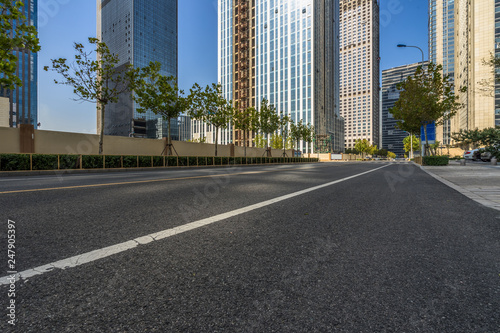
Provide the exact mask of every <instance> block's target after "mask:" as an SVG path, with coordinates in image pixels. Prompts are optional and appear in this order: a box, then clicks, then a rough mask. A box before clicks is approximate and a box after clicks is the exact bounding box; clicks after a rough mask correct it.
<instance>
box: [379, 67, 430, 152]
mask: <svg viewBox="0 0 500 333" xmlns="http://www.w3.org/2000/svg"><path fill="white" fill-rule="evenodd" d="M421 65H422V63H421V62H419V63H416V64H411V65H404V66H398V67H394V68H390V69H386V70H383V71H382V145H381V147H382V148H383V149H386V150H388V151H392V152H393V153H395V154H396V155H397V156H398V157H403V156H404V155H405V151H404V145H403V139H404V138H405V137H407V136H408V133H407V132H405V131H402V130H400V129H398V128H396V125H397V123H398V121H397V120H395V119H394V117H393V116H392V114H391V113H390V112H389V110H390V109H391V108H392V107H393V106H394V103H396V101H397V100H398V99H399V90H398V88H397V87H396V86H397V84H398V83H400V82H403V81H404V80H406V79H407V78H408V76H410V75H414V74H415V71H416V70H417V67H418V66H421ZM427 65H428V62H427V61H426V62H424V70H426V69H427ZM414 135H415V136H416V137H418V133H414Z"/></svg>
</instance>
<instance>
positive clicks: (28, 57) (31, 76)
mask: <svg viewBox="0 0 500 333" xmlns="http://www.w3.org/2000/svg"><path fill="white" fill-rule="evenodd" d="M22 3H23V4H24V6H23V7H22V10H23V11H24V16H25V17H26V20H27V23H29V24H30V25H32V26H34V27H35V28H38V17H37V15H38V1H37V0H22ZM13 23H14V24H16V22H13ZM13 54H14V55H15V56H16V57H17V71H16V75H17V77H19V78H20V79H21V82H22V86H17V87H15V89H12V90H7V89H2V88H0V99H1V101H0V124H1V125H0V126H2V125H5V126H8V127H18V126H19V125H20V124H30V125H33V126H34V128H35V129H36V128H37V126H38V125H37V124H38V101H37V99H38V72H37V70H38V55H37V54H36V53H32V52H30V51H29V50H26V49H20V50H15V51H13Z"/></svg>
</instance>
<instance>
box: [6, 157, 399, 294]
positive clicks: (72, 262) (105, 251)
mask: <svg viewBox="0 0 500 333" xmlns="http://www.w3.org/2000/svg"><path fill="white" fill-rule="evenodd" d="M389 165H390V164H388V165H384V166H382V167H380V168H376V169H372V170H369V171H365V172H362V173H359V174H357V175H353V176H349V177H346V178H342V179H339V180H335V181H333V182H329V183H325V184H322V185H318V186H314V187H311V188H308V189H305V190H302V191H298V192H294V193H290V194H287V195H283V196H281V197H277V198H274V199H270V200H266V201H263V202H260V203H257V204H254V205H250V206H247V207H243V208H239V209H236V210H233V211H230V212H227V213H223V214H219V215H215V216H212V217H209V218H206V219H202V220H199V221H196V222H191V223H187V224H184V225H181V226H178V227H175V228H172V229H167V230H163V231H159V232H155V233H152V234H149V235H146V236H142V237H138V238H135V239H133V240H130V241H127V242H124V243H120V244H116V245H112V246H108V247H105V248H102V249H99V250H95V251H90V252H87V253H83V254H80V255H77V256H74V257H71V258H67V259H63V260H59V261H56V262H53V263H50V264H47V265H43V266H38V267H35V268H32V269H28V270H25V271H23V272H19V273H17V274H15V276H14V275H11V276H4V277H2V278H0V285H6V284H11V283H12V282H13V279H12V277H14V278H15V280H16V281H17V280H19V279H27V278H30V277H33V276H37V275H41V274H44V273H47V272H50V271H52V270H53V269H55V268H59V269H67V268H72V267H76V266H80V265H83V264H86V263H89V262H92V261H96V260H99V259H102V258H106V257H109V256H111V255H113V254H117V253H120V252H124V251H127V250H130V249H133V248H135V247H137V246H139V245H144V244H148V243H151V242H153V241H158V240H160V239H164V238H168V237H171V236H174V235H178V234H180V233H183V232H186V231H190V230H194V229H197V228H200V227H203V226H206V225H209V224H213V223H215V222H219V221H222V220H225V219H228V218H231V217H233V216H237V215H240V214H244V213H248V212H250V211H252V210H256V209H259V208H262V207H265V206H269V205H272V204H275V203H277V202H280V201H283V200H287V199H290V198H293V197H296V196H299V195H302V194H305V193H309V192H312V191H316V190H319V189H322V188H325V187H328V186H332V185H335V184H338V183H341V182H344V181H347V180H350V179H353V178H357V177H360V176H363V175H366V174H368V173H371V172H374V171H377V170H380V169H382V168H385V167H388V166H389Z"/></svg>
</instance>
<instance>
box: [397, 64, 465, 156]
mask: <svg viewBox="0 0 500 333" xmlns="http://www.w3.org/2000/svg"><path fill="white" fill-rule="evenodd" d="M442 70H443V67H442V66H441V65H435V64H433V63H430V64H429V65H428V67H427V70H424V69H423V68H422V66H419V67H417V70H416V72H415V75H413V76H410V77H408V79H406V80H405V81H403V82H401V83H399V84H398V85H397V88H398V89H399V90H401V92H400V95H399V100H398V101H396V103H395V105H394V107H393V108H392V109H391V110H390V112H391V113H392V114H393V116H394V119H396V120H399V123H398V125H397V126H398V128H400V129H402V130H404V131H407V132H409V133H412V134H413V133H417V132H418V130H419V129H420V127H421V126H423V128H424V134H425V142H426V144H425V148H426V149H425V154H426V155H427V154H428V147H429V141H428V138H427V125H429V124H432V123H435V124H436V125H442V124H443V122H444V121H445V120H448V119H450V118H451V117H453V116H454V115H455V114H456V113H457V111H458V110H459V109H460V108H462V106H463V105H462V104H461V103H459V102H458V98H459V97H458V96H456V95H455V91H454V84H453V81H452V80H451V78H450V76H449V75H445V76H443V75H442V74H441V73H442ZM460 91H461V92H465V91H466V87H462V88H460Z"/></svg>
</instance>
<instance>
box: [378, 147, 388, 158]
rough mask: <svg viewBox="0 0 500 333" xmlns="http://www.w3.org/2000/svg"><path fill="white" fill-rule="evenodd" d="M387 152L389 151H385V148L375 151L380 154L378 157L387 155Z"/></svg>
mask: <svg viewBox="0 0 500 333" xmlns="http://www.w3.org/2000/svg"><path fill="white" fill-rule="evenodd" d="M388 153H389V152H388V151H387V149H379V150H378V151H377V155H378V156H380V157H387V154H388Z"/></svg>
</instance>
